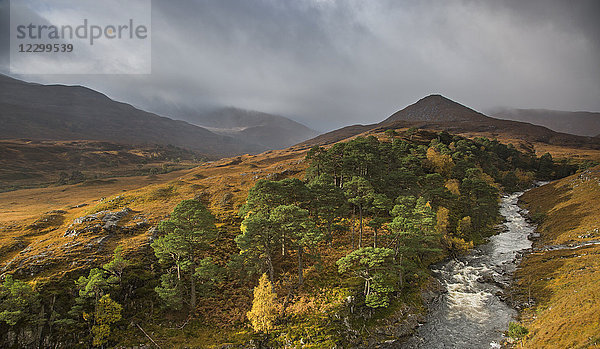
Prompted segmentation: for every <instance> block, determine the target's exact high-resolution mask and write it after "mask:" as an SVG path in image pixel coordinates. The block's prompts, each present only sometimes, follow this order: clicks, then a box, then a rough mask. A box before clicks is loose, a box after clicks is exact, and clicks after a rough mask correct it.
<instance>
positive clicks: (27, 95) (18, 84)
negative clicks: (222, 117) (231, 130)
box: [0, 75, 268, 157]
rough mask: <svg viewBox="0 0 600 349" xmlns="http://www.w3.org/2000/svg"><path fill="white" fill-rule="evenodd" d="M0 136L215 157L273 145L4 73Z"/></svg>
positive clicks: (86, 92) (0, 85)
mask: <svg viewBox="0 0 600 349" xmlns="http://www.w3.org/2000/svg"><path fill="white" fill-rule="evenodd" d="M0 125H1V126H0V139H16V138H27V139H37V140H84V139H87V140H101V141H109V142H117V143H126V144H163V145H167V144H172V145H175V146H178V147H183V148H187V149H191V150H194V151H197V152H200V153H202V154H206V155H208V156H211V157H222V156H231V155H238V154H243V153H257V152H261V151H264V150H267V149H268V148H266V147H264V146H261V145H258V144H253V143H251V142H244V141H242V140H240V139H234V138H232V137H228V136H224V135H219V134H215V133H213V132H210V131H208V130H207V129H205V128H202V127H199V126H195V125H191V124H189V123H187V122H184V121H180V120H172V119H169V118H166V117H162V116H159V115H156V114H153V113H149V112H145V111H143V110H140V109H137V108H135V107H133V106H131V105H129V104H126V103H121V102H117V101H114V100H112V99H110V98H108V97H107V96H105V95H104V94H102V93H99V92H97V91H94V90H92V89H89V88H86V87H82V86H64V85H41V84H35V83H28V82H24V81H20V80H17V79H13V78H11V77H8V76H4V75H0Z"/></svg>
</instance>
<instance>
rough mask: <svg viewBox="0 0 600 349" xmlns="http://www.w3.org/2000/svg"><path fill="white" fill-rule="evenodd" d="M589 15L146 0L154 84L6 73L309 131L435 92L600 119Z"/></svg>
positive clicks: (429, 4)
mask: <svg viewBox="0 0 600 349" xmlns="http://www.w3.org/2000/svg"><path fill="white" fill-rule="evenodd" d="M0 9H2V11H3V12H5V10H6V0H0ZM599 14H600V2H599V1H595V0H590V1H583V0H582V1H554V0H537V1H536V0H533V1H518V0H513V1H467V0H465V1H427V0H426V1H393V0H389V1H385V0H382V1H358V0H357V1H353V0H347V1H334V0H298V1H284V0H279V1H277V0H252V1H249V0H202V1H166V0H164V1H159V0H154V1H153V2H152V74H150V75H104V76H103V75H61V76H56V75H53V76H50V75H35V76H33V75H31V76H16V77H17V78H22V79H25V80H28V81H37V82H43V83H46V82H52V83H67V84H81V85H85V86H89V87H91V88H94V89H97V90H99V91H101V92H103V93H106V94H107V95H109V96H110V97H112V98H114V99H117V100H121V101H125V102H129V103H132V104H134V105H136V106H138V107H140V108H142V109H145V110H150V111H156V112H159V113H161V114H164V115H167V116H168V115H169V114H170V113H171V112H172V111H173V110H178V109H198V110H204V109H208V108H214V107H218V106H236V107H240V108H247V109H254V110H260V111H265V112H271V113H278V114H282V115H285V116H288V117H291V118H293V119H295V120H297V121H300V122H303V123H305V124H307V125H308V126H311V127H313V128H315V129H318V130H328V129H332V128H337V127H340V126H344V125H348V124H354V123H371V122H376V121H380V120H382V119H384V118H385V117H387V116H388V115H389V114H391V113H393V112H394V111H396V110H398V109H400V108H403V107H404V106H406V105H407V104H410V103H412V102H414V101H416V100H417V99H419V98H421V97H423V96H425V95H428V94H431V93H441V94H443V95H445V96H447V97H449V98H451V99H454V100H456V101H458V102H461V103H463V104H466V105H469V106H472V107H474V108H476V109H478V110H486V109H488V108H492V107H497V106H510V107H522V108H549V109H563V110H592V111H598V110H600V68H599V65H598V62H600V22H599V21H598V20H597V16H598V15H599ZM6 20H7V19H6V16H5V15H3V16H2V17H0V25H2V27H3V29H2V32H6V31H5V30H4V28H6V23H5V22H6ZM1 40H2V41H0V44H3V46H4V47H5V46H6V45H4V43H5V40H6V38H2V39H1ZM0 64H2V66H3V69H2V70H3V71H4V72H7V68H6V66H7V64H6V59H5V55H3V56H2V60H0Z"/></svg>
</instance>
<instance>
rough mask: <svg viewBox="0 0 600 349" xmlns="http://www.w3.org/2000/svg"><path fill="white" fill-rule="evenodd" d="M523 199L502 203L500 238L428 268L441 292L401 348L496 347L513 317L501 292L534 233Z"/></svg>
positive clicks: (509, 198) (510, 198)
mask: <svg viewBox="0 0 600 349" xmlns="http://www.w3.org/2000/svg"><path fill="white" fill-rule="evenodd" d="M522 194H523V193H522V192H519V193H513V194H510V195H505V196H504V197H503V198H502V202H501V206H500V213H501V215H502V216H503V217H504V222H503V223H502V224H501V228H502V232H500V233H499V234H497V235H494V236H492V237H491V238H490V241H489V242H488V243H487V244H485V245H481V246H478V247H477V248H474V249H473V250H472V251H471V252H470V253H469V254H468V255H466V256H463V257H461V258H458V259H452V260H449V261H446V262H444V263H442V264H439V265H436V266H434V267H433V268H432V270H433V272H434V274H435V275H436V277H437V278H438V280H439V281H440V282H441V284H442V285H443V289H444V291H443V293H442V294H440V295H439V296H438V297H437V299H435V300H434V301H433V302H432V303H431V306H430V308H429V313H428V316H427V321H426V322H425V323H424V324H423V325H421V326H420V327H419V329H418V330H417V331H416V333H415V335H413V336H412V337H411V338H409V339H408V340H407V341H406V342H405V343H403V345H402V346H401V348H432V349H436V348H465V349H468V348H473V349H481V348H499V347H500V345H501V344H500V343H502V342H503V341H504V336H503V332H504V331H506V330H507V329H508V324H509V323H510V322H511V321H514V319H515V317H516V316H517V312H516V311H515V310H514V309H513V307H512V306H511V305H510V302H507V297H509V293H508V292H506V290H507V288H508V287H509V286H510V282H511V277H512V274H513V272H514V271H515V269H516V267H517V265H518V262H519V259H520V258H519V257H520V255H521V252H522V251H525V250H527V249H530V248H531V241H530V240H529V239H528V238H527V237H528V236H529V235H531V234H532V233H533V231H534V230H535V226H534V225H533V224H532V223H530V222H529V221H528V220H527V219H526V215H527V211H526V210H523V209H521V208H520V207H519V206H518V204H517V203H518V199H519V197H520V196H521V195H522Z"/></svg>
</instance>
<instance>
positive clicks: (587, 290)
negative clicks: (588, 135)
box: [512, 166, 600, 349]
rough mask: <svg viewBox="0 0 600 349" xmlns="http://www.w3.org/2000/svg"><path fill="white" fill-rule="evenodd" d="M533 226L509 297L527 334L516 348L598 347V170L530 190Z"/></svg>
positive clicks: (526, 199) (526, 202)
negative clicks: (518, 308)
mask: <svg viewBox="0 0 600 349" xmlns="http://www.w3.org/2000/svg"><path fill="white" fill-rule="evenodd" d="M521 205H522V206H523V207H525V208H527V209H528V210H529V211H530V216H531V217H532V219H533V220H535V221H536V223H538V224H539V225H538V229H537V230H536V232H535V234H534V235H533V236H535V237H536V238H535V241H534V244H533V250H532V251H531V253H528V254H527V255H526V256H525V257H524V258H523V261H522V263H521V264H520V266H519V268H518V269H517V271H516V272H515V276H514V283H513V290H512V291H513V292H512V293H513V294H514V297H515V302H516V303H518V304H521V305H522V310H521V311H520V317H521V322H522V323H523V324H524V325H525V326H526V327H527V328H528V329H529V334H528V335H527V336H526V337H525V338H524V339H523V340H522V342H520V343H519V344H518V347H519V348H521V347H523V348H557V349H558V348H598V347H600V245H599V244H598V240H600V167H598V166H597V167H595V168H592V169H589V170H586V171H583V172H581V173H578V174H576V175H573V176H570V177H566V178H564V179H561V180H558V181H555V182H552V183H550V184H547V185H545V186H542V187H540V188H536V189H532V190H531V191H529V192H527V193H525V194H524V195H523V196H522V197H521Z"/></svg>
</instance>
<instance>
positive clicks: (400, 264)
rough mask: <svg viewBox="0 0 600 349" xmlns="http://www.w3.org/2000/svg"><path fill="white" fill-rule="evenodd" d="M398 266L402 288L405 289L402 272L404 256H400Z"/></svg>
mask: <svg viewBox="0 0 600 349" xmlns="http://www.w3.org/2000/svg"><path fill="white" fill-rule="evenodd" d="M398 265H399V266H400V269H399V270H400V288H402V287H404V272H403V271H402V254H400V263H398Z"/></svg>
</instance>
